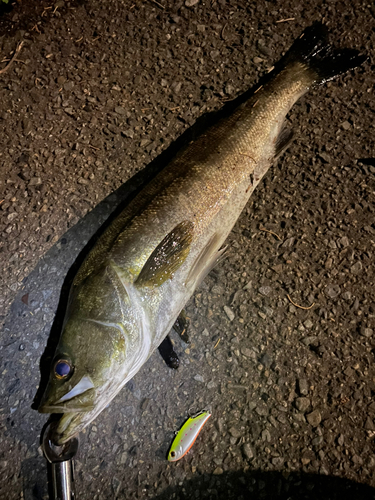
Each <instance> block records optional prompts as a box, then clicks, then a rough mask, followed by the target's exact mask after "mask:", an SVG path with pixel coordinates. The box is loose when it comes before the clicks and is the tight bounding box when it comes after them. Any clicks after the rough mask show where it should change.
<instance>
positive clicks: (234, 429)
mask: <svg viewBox="0 0 375 500" xmlns="http://www.w3.org/2000/svg"><path fill="white" fill-rule="evenodd" d="M229 434H230V435H231V436H233V437H235V438H240V437H241V436H242V432H241V431H240V429H238V427H231V428H230V429H229Z"/></svg>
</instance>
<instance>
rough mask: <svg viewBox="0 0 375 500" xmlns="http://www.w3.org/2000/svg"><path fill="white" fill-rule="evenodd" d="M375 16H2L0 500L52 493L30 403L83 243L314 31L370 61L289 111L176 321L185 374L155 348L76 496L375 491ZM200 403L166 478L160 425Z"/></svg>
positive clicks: (80, 462) (105, 9) (149, 4)
mask: <svg viewBox="0 0 375 500" xmlns="http://www.w3.org/2000/svg"><path fill="white" fill-rule="evenodd" d="M49 7H51V8H49ZM28 9H29V10H28ZM374 15H375V11H374V8H373V6H371V5H367V4H364V3H362V2H359V1H356V2H354V3H352V4H351V5H348V4H347V3H345V2H340V1H334V2H325V1H322V2H318V3H315V4H310V3H309V2H294V1H284V2H282V3H280V5H279V4H274V3H271V2H255V3H251V4H249V3H248V2H244V1H240V0H237V1H233V2H230V3H229V2H225V1H224V0H219V1H217V2H216V1H205V2H203V0H198V1H197V0H186V2H183V1H178V2H172V1H163V2H160V5H159V2H153V1H151V0H150V1H143V2H130V1H129V2H128V1H127V0H124V1H119V0H107V1H106V2H102V3H100V2H98V1H96V0H88V1H86V2H63V1H59V2H52V3H51V2H48V1H46V2H41V3H35V2H34V3H33V2H31V3H30V5H29V6H24V5H22V4H19V6H18V7H16V8H15V9H13V10H12V11H11V12H10V13H8V14H4V15H3V16H2V18H1V19H0V29H1V30H2V31H0V34H2V36H1V37H0V47H1V53H2V54H6V55H7V56H9V55H11V53H12V51H13V50H14V49H15V47H16V46H17V43H18V42H19V41H20V40H21V39H24V40H25V44H24V46H23V47H22V49H21V52H20V54H19V56H18V57H17V59H19V60H20V61H21V62H20V61H16V62H14V63H13V65H12V66H11V68H10V69H9V70H8V71H7V72H5V73H4V74H3V75H1V76H0V78H1V79H0V96H1V98H0V103H1V104H0V131H1V137H2V144H3V147H2V149H1V152H0V155H1V157H0V158H1V165H2V169H1V176H0V190H1V193H2V194H1V197H0V202H1V204H0V213H1V217H0V232H1V238H0V252H1V266H2V270H1V275H2V280H1V283H0V286H1V290H0V307H1V311H0V314H1V316H2V321H3V328H2V332H1V338H0V357H1V358H0V359H1V367H0V370H1V374H2V376H1V380H0V387H1V394H2V403H1V405H0V426H1V439H0V498H1V499H3V498H4V499H9V500H12V499H16V498H17V499H19V498H25V499H42V498H48V492H47V473H46V464H45V460H44V458H43V457H42V455H41V450H40V446H39V436H40V431H41V429H42V426H43V425H44V423H45V422H46V416H43V415H39V414H38V413H37V412H36V411H34V410H33V409H32V408H31V406H32V404H33V401H34V398H35V395H36V393H37V389H38V386H39V385H40V384H43V377H45V372H46V366H47V364H48V363H47V361H48V356H49V355H50V352H51V346H53V343H54V342H55V341H56V337H57V335H58V330H59V325H60V323H61V315H62V310H63V304H64V300H66V290H67V286H68V284H69V279H71V276H72V274H74V269H75V268H76V265H77V261H78V262H79V260H80V259H81V258H82V255H84V254H85V252H87V248H88V247H87V243H88V242H90V239H91V238H92V237H93V235H95V234H97V231H98V230H99V228H100V227H101V225H102V224H103V223H104V222H105V220H106V219H107V218H108V217H109V216H110V214H111V213H112V212H113V211H114V210H116V207H118V206H121V204H124V203H126V202H127V200H128V199H129V197H130V196H132V193H134V191H135V190H136V189H137V188H138V187H139V186H140V185H142V183H144V182H146V180H147V179H149V178H150V177H151V176H152V175H153V174H154V172H155V171H157V170H158V169H159V168H161V166H162V165H163V163H164V162H165V161H166V160H167V159H168V157H170V156H171V155H172V154H173V152H174V149H176V148H174V146H173V141H175V140H176V139H177V138H178V137H179V136H181V134H182V133H183V132H184V131H186V130H188V129H190V130H191V126H192V125H193V124H194V122H195V121H196V120H197V119H198V118H199V117H200V116H202V115H204V114H205V113H207V112H208V111H212V110H217V109H219V108H220V107H221V106H222V105H223V104H224V103H225V102H226V101H227V100H229V99H231V98H234V97H236V96H237V95H240V94H241V93H242V92H244V91H245V90H247V89H248V88H250V87H251V86H252V85H253V84H255V83H256V81H257V79H258V78H259V77H261V76H262V75H263V74H265V73H266V72H267V71H268V69H269V68H270V67H271V66H272V65H273V63H274V62H275V61H276V60H277V59H278V57H279V56H280V54H281V53H283V52H284V51H285V50H286V49H287V48H288V47H289V45H290V43H291V41H292V40H293V39H294V38H295V37H296V36H298V35H299V34H300V32H301V31H302V30H303V28H304V27H305V26H307V25H309V24H311V22H312V21H314V20H316V19H324V20H325V22H326V23H327V24H328V26H329V29H330V32H331V33H332V39H333V40H335V43H337V44H341V45H344V46H351V47H357V48H360V49H362V50H364V51H366V52H367V53H368V54H369V56H370V59H369V61H368V62H367V63H366V64H365V65H364V66H363V67H362V68H360V69H359V70H357V71H356V72H355V73H352V74H349V75H346V76H344V77H342V78H340V79H339V80H337V81H334V82H331V83H329V84H327V85H325V86H324V87H321V88H319V89H316V90H313V91H312V92H310V94H309V95H308V96H306V97H305V98H303V99H302V100H301V101H300V102H299V103H298V104H297V105H296V106H295V107H294V109H293V110H292V112H291V113H290V115H289V121H290V123H291V125H292V126H293V128H294V130H295V132H296V138H295V140H294V142H293V144H292V146H291V147H290V148H289V150H288V152H287V153H286V154H285V155H283V156H282V157H281V158H280V159H279V161H278V162H277V163H276V164H275V165H274V166H273V167H272V168H271V169H270V171H269V173H268V174H267V176H266V177H265V179H264V180H263V181H262V183H261V184H260V185H259V187H258V188H257V190H256V192H255V193H254V195H253V196H252V198H251V200H250V202H249V204H248V205H247V207H246V209H245V210H244V212H243V214H242V215H241V217H240V219H239V220H238V222H237V224H236V226H235V228H234V230H233V232H232V233H231V235H230V238H229V245H230V252H229V256H228V258H227V259H226V260H225V261H223V262H222V263H221V264H220V265H219V266H218V267H217V268H215V269H214V270H213V271H212V272H211V273H210V275H209V276H208V277H207V279H206V280H205V281H204V282H203V284H202V285H201V287H200V288H199V290H197V291H196V293H195V294H194V297H193V298H192V299H191V301H190V302H189V304H188V306H187V314H188V316H189V317H190V319H191V327H190V336H191V343H190V344H185V343H184V342H183V341H182V340H181V339H180V338H179V337H178V336H177V335H174V334H172V341H173V342H174V345H175V349H176V351H177V352H178V354H179V357H180V367H179V369H178V370H177V371H173V370H170V369H169V368H167V366H166V365H165V364H164V362H163V361H162V359H161V357H160V356H159V355H158V353H155V354H154V355H153V356H152V357H151V358H150V360H149V361H148V362H147V363H146V365H145V366H144V367H143V369H142V370H141V371H140V372H139V373H138V374H137V375H136V377H135V378H134V379H133V380H132V381H131V382H130V383H129V384H128V385H127V387H126V388H124V390H123V391H122V392H121V393H120V394H119V395H118V396H117V397H116V399H115V400H114V401H113V402H112V403H111V405H110V406H109V407H108V408H107V409H106V410H105V411H103V412H102V414H101V415H100V416H99V417H98V418H97V419H96V420H95V422H94V423H93V424H92V425H91V426H89V427H88V428H87V430H86V432H85V433H83V434H82V435H81V444H80V450H79V453H78V455H77V460H76V488H77V491H78V492H79V495H78V498H80V499H81V498H82V499H90V500H91V499H110V498H111V499H112V498H119V499H120V498H137V499H138V498H139V499H143V498H155V499H160V500H161V499H170V498H175V499H178V498H181V499H185V498H186V499H187V498H189V499H193V498H210V499H211V498H212V499H214V498H236V499H241V498H243V499H247V498H256V499H257V498H259V499H261V498H264V499H274V498H280V499H284V498H285V499H287V498H291V499H302V498H304V499H305V498H308V499H314V498H321V499H325V498H326V499H336V498H340V499H341V498H356V499H367V498H368V499H372V498H374V497H375V490H374V486H375V476H374V466H375V459H374V447H375V446H374V437H375V422H374V419H375V401H374V394H375V369H374V353H375V339H374V329H375V300H374V281H375V275H374V267H373V259H374V245H375V224H374V211H375V205H374V200H375V178H374V174H375V160H374V157H375V155H374V133H373V132H374V120H373V112H374V104H373V92H374V85H373V69H374V68H373V64H374V61H373V46H374V41H375V40H374V38H375V29H374V28H375V17H374ZM289 18H294V19H293V20H291V21H287V22H277V21H280V20H283V19H289ZM5 65H6V62H5V63H2V67H4V66H5ZM194 130H195V129H194V128H193V133H194ZM189 137H190V136H189V135H186V136H185V141H186V140H187V138H189ZM171 144H172V147H170V148H169V149H168V147H169V146H170V145H171ZM177 145H178V144H177ZM163 151H164V152H165V151H167V152H166V153H164V156H163V155H162V156H160V154H161V153H162V152H163ZM150 164H151V166H150ZM134 174H137V176H136V177H135V178H134V177H133V176H134ZM130 179H131V180H130ZM120 186H122V187H120ZM1 200H3V201H1ZM94 207H96V208H94ZM89 245H90V243H89ZM82 251H83V254H82V253H81V252H82ZM72 266H73V267H72ZM60 294H61V297H60ZM59 301H60V306H59ZM301 306H302V307H301ZM56 311H57V315H56ZM51 329H52V334H51ZM46 348H47V351H46V352H45V350H46ZM43 353H44V357H43V358H42V355H43ZM41 358H42V381H41V374H40V369H39V365H40V360H41ZM34 405H35V404H34ZM203 408H210V410H211V411H212V417H211V419H210V420H209V421H208V423H207V424H206V426H205V427H204V429H203V431H202V432H201V434H200V436H199V438H198V439H197V441H196V443H195V445H194V447H193V448H192V450H191V451H190V452H189V454H188V455H187V456H186V457H184V459H182V460H181V461H179V462H177V463H174V464H171V463H168V462H167V461H166V454H167V451H168V448H169V446H170V443H171V441H172V439H173V436H174V432H175V431H176V430H177V429H178V428H179V427H180V426H181V425H182V423H183V422H184V420H185V419H186V418H187V416H188V414H189V413H195V412H197V411H199V410H201V409H203Z"/></svg>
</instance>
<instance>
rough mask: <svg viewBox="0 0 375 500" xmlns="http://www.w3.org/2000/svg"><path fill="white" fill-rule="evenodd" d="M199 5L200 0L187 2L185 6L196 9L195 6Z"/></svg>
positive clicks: (187, 0)
mask: <svg viewBox="0 0 375 500" xmlns="http://www.w3.org/2000/svg"><path fill="white" fill-rule="evenodd" d="M197 3H199V0H186V1H185V5H186V7H194V5H197Z"/></svg>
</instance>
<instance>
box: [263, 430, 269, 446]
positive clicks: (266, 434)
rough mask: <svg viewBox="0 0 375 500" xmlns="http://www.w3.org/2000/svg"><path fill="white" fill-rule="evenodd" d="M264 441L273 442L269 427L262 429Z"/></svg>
mask: <svg viewBox="0 0 375 500" xmlns="http://www.w3.org/2000/svg"><path fill="white" fill-rule="evenodd" d="M262 441H264V442H267V443H270V442H271V433H270V431H269V430H268V429H264V431H262Z"/></svg>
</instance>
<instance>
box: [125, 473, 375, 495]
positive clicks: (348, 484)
mask: <svg viewBox="0 0 375 500" xmlns="http://www.w3.org/2000/svg"><path fill="white" fill-rule="evenodd" d="M118 498H123V497H121V496H119V497H118ZM195 498H200V499H201V498H204V499H209V500H214V499H215V500H229V499H232V498H233V499H236V500H247V499H251V500H276V499H277V500H315V499H319V500H344V499H352V500H370V499H374V498H375V489H373V488H371V487H369V486H367V485H363V484H358V483H355V482H354V481H350V480H349V479H342V478H339V477H334V476H326V475H314V474H303V473H300V472H293V473H288V472H262V471H257V470H255V471H254V470H250V471H247V472H244V471H237V472H224V473H223V474H221V475H217V476H216V475H209V474H205V475H202V476H198V477H197V478H194V479H192V480H190V481H186V482H184V483H183V484H182V485H181V486H179V487H178V488H176V487H170V488H167V489H166V490H164V491H163V493H161V494H160V495H158V496H156V497H153V499H154V500H171V499H173V500H192V499H195Z"/></svg>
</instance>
